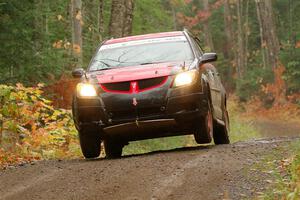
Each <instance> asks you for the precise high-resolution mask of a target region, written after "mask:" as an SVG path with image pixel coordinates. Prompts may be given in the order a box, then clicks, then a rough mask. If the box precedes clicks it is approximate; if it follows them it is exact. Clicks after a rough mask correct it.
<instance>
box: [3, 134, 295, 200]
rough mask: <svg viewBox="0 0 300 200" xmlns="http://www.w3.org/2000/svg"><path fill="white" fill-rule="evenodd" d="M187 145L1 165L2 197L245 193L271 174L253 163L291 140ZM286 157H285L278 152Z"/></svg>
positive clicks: (158, 196)
mask: <svg viewBox="0 0 300 200" xmlns="http://www.w3.org/2000/svg"><path fill="white" fill-rule="evenodd" d="M295 139H299V138H277V139H267V140H253V141H248V142H240V143H235V144H231V145H221V146H213V145H211V146H206V147H186V148H181V149H175V150H169V151H163V152H153V153H148V154H143V155H135V156H127V157H123V158H122V159H115V160H107V159H98V160H93V161H86V160H71V161H41V162H37V163H35V164H34V165H31V164H28V165H24V166H19V167H16V168H11V169H6V170H3V171H0V199H1V200H2V199H22V200H27V199H28V200H29V199H74V200H75V199H122V200H123V199H125V200H133V199H151V200H155V199H197V200H198V199H224V198H230V199H241V198H243V197H246V196H247V197H249V196H252V195H256V194H257V192H260V191H262V190H263V189H264V188H265V187H266V186H267V185H268V183H267V182H266V180H268V179H269V178H270V177H269V176H270V175H269V174H268V173H264V172H262V171H260V170H255V169H253V166H254V164H255V163H260V162H262V159H264V158H265V155H266V154H267V153H268V152H272V151H273V150H278V148H285V146H287V144H289V142H290V141H291V140H295ZM278 159H280V158H278Z"/></svg>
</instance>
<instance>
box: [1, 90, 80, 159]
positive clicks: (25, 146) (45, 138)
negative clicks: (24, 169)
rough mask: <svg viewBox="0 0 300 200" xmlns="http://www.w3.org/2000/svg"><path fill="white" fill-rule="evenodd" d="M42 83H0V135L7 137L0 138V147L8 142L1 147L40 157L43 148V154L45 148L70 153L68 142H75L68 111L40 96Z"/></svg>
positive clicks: (75, 134)
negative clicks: (25, 85)
mask: <svg viewBox="0 0 300 200" xmlns="http://www.w3.org/2000/svg"><path fill="white" fill-rule="evenodd" d="M42 87H43V84H39V85H38V86H37V87H24V86H23V85H22V84H17V85H16V86H15V87H13V86H7V85H0V102H1V104H0V119H1V122H2V123H1V124H2V125H1V131H2V132H1V133H5V134H0V137H3V138H8V139H7V140H6V143H7V144H3V143H4V142H3V141H4V140H0V141H2V144H0V147H1V146H10V147H12V148H10V149H4V150H6V151H7V150H10V151H14V153H15V154H21V152H22V156H24V155H23V153H24V152H26V153H25V155H26V156H27V155H31V156H33V157H35V156H37V155H38V157H44V156H45V155H44V153H43V152H45V151H47V152H48V153H47V156H50V154H49V152H54V154H56V153H57V152H61V153H60V154H62V155H65V156H70V154H68V149H69V148H68V146H69V144H70V143H76V142H77V132H76V130H75V128H74V126H73V121H72V117H71V113H70V112H69V111H67V110H63V109H55V108H54V107H53V106H52V105H51V101H49V100H47V99H44V98H43V97H42V93H43V92H42V90H41V88H42ZM1 139H2V138H1ZM62 152H64V153H62ZM8 156H9V155H8ZM10 156H11V155H10ZM50 157H53V156H50ZM2 159H4V158H2ZM5 159H6V158H5ZM6 160H7V161H9V163H10V162H11V160H9V159H6ZM2 162H3V161H2ZM0 165H1V158H0Z"/></svg>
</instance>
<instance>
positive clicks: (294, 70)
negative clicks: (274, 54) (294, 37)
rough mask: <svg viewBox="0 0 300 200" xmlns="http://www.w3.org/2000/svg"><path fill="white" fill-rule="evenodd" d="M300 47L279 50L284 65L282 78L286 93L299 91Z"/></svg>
mask: <svg viewBox="0 0 300 200" xmlns="http://www.w3.org/2000/svg"><path fill="white" fill-rule="evenodd" d="M299 55H300V48H298V49H296V48H293V47H291V48H289V49H287V50H286V51H283V52H281V61H282V62H283V64H284V66H285V67H286V72H285V74H284V79H285V81H286V83H287V89H288V93H296V92H298V93H299V92H300V87H299V86H300V70H299V68H300V57H299Z"/></svg>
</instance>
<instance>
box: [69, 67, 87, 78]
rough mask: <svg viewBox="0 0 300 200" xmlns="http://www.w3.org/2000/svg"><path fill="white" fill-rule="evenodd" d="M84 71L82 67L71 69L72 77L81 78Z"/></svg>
mask: <svg viewBox="0 0 300 200" xmlns="http://www.w3.org/2000/svg"><path fill="white" fill-rule="evenodd" d="M84 73H85V71H84V69H83V68H77V69H74V70H73V71H72V76H73V77H74V78H81V77H82V76H83V75H84Z"/></svg>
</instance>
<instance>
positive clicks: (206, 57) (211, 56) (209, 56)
mask: <svg viewBox="0 0 300 200" xmlns="http://www.w3.org/2000/svg"><path fill="white" fill-rule="evenodd" d="M217 59H218V56H217V54H216V53H204V54H203V55H202V57H201V59H200V64H204V63H208V62H213V61H216V60H217Z"/></svg>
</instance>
